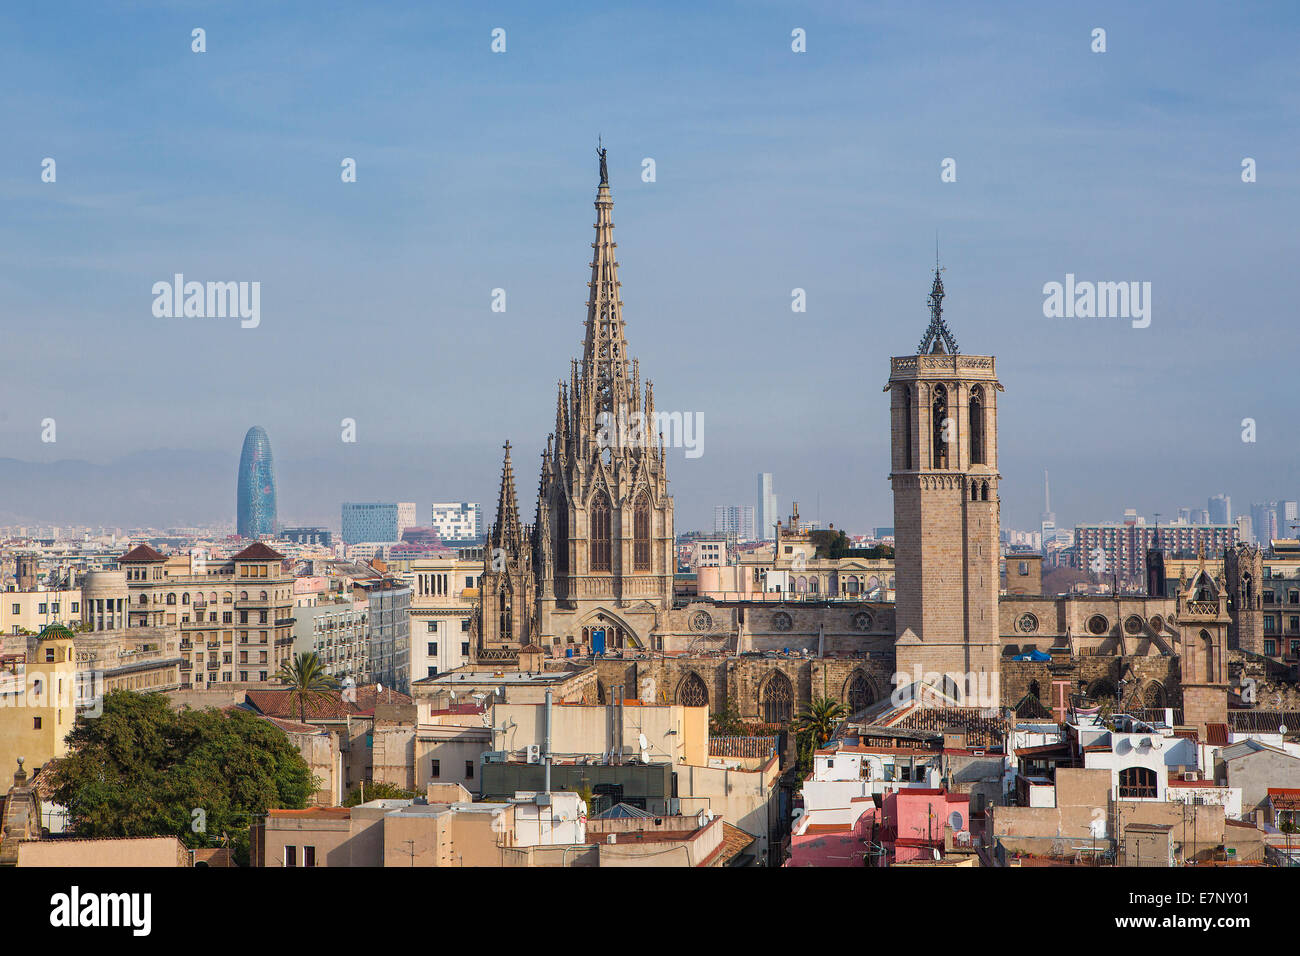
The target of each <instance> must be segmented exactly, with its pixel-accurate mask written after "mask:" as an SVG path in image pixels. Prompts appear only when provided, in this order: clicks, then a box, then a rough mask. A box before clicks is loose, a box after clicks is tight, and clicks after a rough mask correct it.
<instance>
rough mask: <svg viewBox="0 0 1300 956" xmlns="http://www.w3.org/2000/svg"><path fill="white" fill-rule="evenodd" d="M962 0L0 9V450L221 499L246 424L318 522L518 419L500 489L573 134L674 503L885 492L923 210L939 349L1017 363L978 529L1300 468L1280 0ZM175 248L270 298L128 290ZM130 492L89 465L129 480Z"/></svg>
mask: <svg viewBox="0 0 1300 956" xmlns="http://www.w3.org/2000/svg"><path fill="white" fill-rule="evenodd" d="M974 7H975V5H974V4H969V3H953V4H942V3H928V4H924V5H918V4H916V3H914V2H903V3H897V4H887V3H886V4H880V3H870V4H867V3H802V4H801V3H755V2H752V0H749V2H744V3H720V4H713V5H710V6H709V7H708V8H707V9H702V5H700V4H697V3H669V4H655V5H653V6H652V5H646V4H637V5H624V4H619V3H613V2H602V3H592V4H578V3H564V4H537V3H519V4H478V3H456V4H438V3H428V2H420V3H410V4H382V5H381V4H374V5H371V4H358V3H355V2H350V3H337V4H336V3H328V2H311V3H276V4H239V5H231V4H204V3H180V2H177V3H111V2H93V3H89V2H88V3H83V4H59V5H26V4H25V5H7V6H6V7H5V8H4V9H3V12H0V97H2V98H3V106H4V110H3V114H4V118H5V119H4V124H3V133H0V197H3V210H4V212H3V215H0V313H2V314H3V319H4V326H3V327H4V329H5V331H6V335H5V340H4V343H3V347H0V369H2V370H3V377H2V378H0V457H6V458H13V459H19V460H20V461H23V462H35V463H42V462H55V461H57V460H59V459H83V460H86V461H89V462H92V463H95V464H96V465H97V466H107V467H109V468H110V469H111V467H112V465H113V462H115V461H116V460H118V459H120V458H123V457H126V456H129V455H132V454H135V453H139V452H145V451H150V450H155V449H168V450H174V451H175V452H177V453H183V454H184V455H190V456H193V455H194V454H196V453H197V454H198V455H199V456H200V458H201V459H202V460H211V461H214V462H216V464H214V465H213V466H212V471H213V476H212V478H213V482H214V484H213V488H216V489H220V490H219V491H210V490H208V489H207V488H206V487H196V488H195V494H194V499H193V501H192V502H190V503H189V504H187V505H185V508H189V509H190V510H184V508H183V509H182V510H183V511H184V515H185V516H189V517H193V518H194V519H195V520H211V519H214V518H218V517H221V518H233V512H234V502H235V483H234V474H235V467H236V464H237V461H238V456H239V449H240V444H241V442H242V439H243V435H244V433H245V431H246V430H247V429H248V427H249V426H250V425H253V424H260V425H262V426H264V427H265V428H266V430H267V432H268V433H269V435H270V437H271V442H272V446H273V448H274V451H275V455H276V458H277V461H278V462H280V463H281V467H280V472H279V500H280V514H281V518H282V519H286V520H290V521H303V522H306V521H321V522H328V523H337V521H338V503H339V502H340V501H342V500H345V499H351V500H357V499H383V500H394V499H401V500H414V501H417V502H420V503H421V514H422V516H424V515H425V512H426V510H427V503H428V502H430V501H432V500H461V499H477V500H481V501H483V502H484V503H485V505H487V504H488V503H489V502H493V503H494V502H495V494H496V481H497V476H498V473H499V467H500V446H501V443H502V442H503V441H504V440H505V439H506V438H510V439H511V440H512V441H513V442H514V443H515V445H516V448H517V454H516V457H515V462H516V471H517V473H518V474H519V475H520V485H521V487H520V489H519V491H520V497H521V498H522V499H523V500H525V501H526V502H528V504H527V506H526V511H527V514H526V516H525V517H526V518H529V519H531V515H532V501H533V499H534V497H535V492H536V474H537V469H536V464H537V457H536V456H537V455H538V453H539V451H540V449H541V448H542V446H543V444H544V442H545V437H546V434H547V432H548V431H549V430H550V429H551V427H552V425H553V421H554V394H555V383H556V380H557V379H558V378H560V377H562V376H564V375H566V374H567V370H568V363H569V359H570V358H571V357H574V356H576V355H579V354H580V351H581V340H582V334H583V326H582V323H583V319H584V317H585V309H584V302H585V299H586V294H587V290H586V282H587V279H588V278H589V274H588V268H587V263H588V261H589V255H590V247H589V243H590V242H591V239H592V229H591V225H592V223H593V222H594V211H593V209H592V205H591V203H592V200H593V198H594V193H595V186H596V180H597V169H596V160H595V156H594V149H595V145H596V137H597V134H600V135H602V136H603V137H604V141H605V144H606V145H607V146H608V147H609V166H610V180H611V185H612V189H613V195H614V200H615V208H614V218H615V222H616V223H617V226H618V231H617V238H618V239H619V259H620V263H621V278H622V280H623V298H624V301H625V303H626V305H625V318H626V320H627V335H628V339H629V343H630V346H631V349H632V352H633V354H634V355H636V356H637V357H639V358H640V360H641V369H642V374H643V377H646V378H650V379H653V381H654V383H655V394H656V399H657V403H658V405H659V407H660V409H662V410H681V411H685V412H700V413H702V414H703V416H704V421H705V433H704V441H705V444H704V455H703V456H702V457H700V458H697V459H692V460H686V459H684V458H683V457H682V453H681V452H680V451H677V452H675V453H674V455H673V459H672V461H671V462H670V468H669V475H670V478H671V480H672V484H671V489H672V491H673V493H674V494H675V496H676V502H677V515H678V529H679V530H686V529H689V528H692V527H699V526H709V525H711V521H712V508H713V505H714V504H717V503H723V502H740V503H745V504H752V503H753V502H754V496H755V473H756V472H758V471H772V472H774V473H775V475H776V488H777V492H778V496H779V502H780V507H781V511H782V512H783V513H785V512H786V511H788V507H789V503H790V500H791V499H792V498H797V499H799V500H800V502H801V506H800V510H801V513H802V514H804V515H805V516H807V517H817V516H818V514H820V517H821V518H822V520H823V521H834V522H835V523H836V525H837V526H847V527H849V528H850V529H852V530H858V529H865V528H868V527H870V526H872V525H878V524H890V523H892V504H891V500H890V495H889V486H888V482H887V478H886V476H887V473H888V464H887V440H888V433H887V424H888V422H887V419H888V401H887V396H885V395H883V394H882V392H881V387H882V386H883V384H884V382H885V381H886V379H887V378H888V370H889V357H890V356H891V355H900V354H908V353H911V352H913V351H914V350H915V349H916V346H917V343H918V341H919V340H920V338H921V335H922V333H923V332H924V330H925V326H926V323H927V320H928V316H927V312H926V298H925V297H926V294H927V292H928V291H929V285H930V270H931V268H932V264H933V261H934V242H935V234H936V232H937V233H938V234H939V236H940V244H941V254H942V259H943V262H944V264H945V266H946V268H947V271H946V273H945V276H944V279H945V283H946V285H947V292H948V298H947V302H946V315H947V317H948V319H949V322H950V325H951V327H952V329H953V332H954V333H955V335H956V337H957V340H958V343H959V345H960V347H961V350H962V351H964V352H968V353H974V354H994V355H996V356H997V357H998V371H999V375H1000V378H1001V381H1002V383H1003V384H1004V385H1005V387H1006V392H1005V393H1004V394H1003V395H1002V396H1001V397H1000V410H1001V420H1000V436H999V437H1000V455H1001V471H1002V474H1003V476H1004V480H1003V484H1002V496H1003V518H1004V524H1005V525H1008V526H1012V527H1027V526H1030V525H1031V524H1034V523H1036V522H1037V518H1038V512H1039V511H1040V510H1041V509H1042V470H1043V469H1044V468H1049V469H1051V472H1052V490H1053V505H1054V506H1055V510H1056V512H1057V514H1058V520H1059V521H1060V522H1061V523H1062V524H1068V523H1072V522H1074V521H1077V520H1103V519H1113V518H1116V517H1118V516H1119V514H1120V513H1121V512H1122V510H1123V508H1124V507H1136V508H1138V509H1139V511H1141V512H1143V513H1146V514H1148V515H1149V514H1150V513H1151V512H1152V511H1160V512H1162V514H1171V513H1172V512H1173V511H1175V510H1176V508H1177V507H1178V506H1179V505H1195V506H1198V507H1204V505H1205V498H1206V496H1208V495H1210V494H1214V493H1216V492H1220V491H1226V492H1228V493H1230V494H1231V495H1232V496H1233V499H1234V505H1238V506H1241V505H1245V504H1246V503H1247V502H1248V501H1249V499H1251V498H1262V497H1283V496H1285V497H1295V496H1297V494H1298V493H1300V487H1297V485H1298V484H1300V483H1298V482H1297V481H1296V480H1295V477H1294V474H1295V471H1296V465H1297V459H1298V457H1300V449H1298V447H1297V441H1296V437H1297V436H1296V428H1295V424H1294V423H1295V421H1296V415H1295V395H1296V389H1295V387H1294V382H1295V377H1296V372H1295V368H1296V363H1295V359H1296V358H1297V357H1298V356H1297V348H1296V346H1297V336H1296V331H1295V328H1296V322H1297V316H1296V307H1295V288H1294V287H1295V284H1296V277H1295V274H1296V266H1295V263H1296V261H1297V258H1298V253H1300V241H1298V240H1297V235H1296V222H1297V215H1298V214H1300V203H1298V202H1297V200H1298V198H1300V181H1298V180H1297V162H1296V160H1297V156H1298V155H1300V135H1298V133H1297V130H1298V129H1300V123H1298V122H1297V121H1298V119H1300V117H1298V116H1297V112H1298V110H1297V106H1298V105H1300V95H1298V90H1300V83H1298V82H1297V69H1298V67H1297V60H1296V51H1297V49H1300V44H1298V43H1297V40H1300V36H1298V34H1300V30H1297V21H1298V20H1300V16H1298V15H1297V9H1296V7H1295V5H1294V4H1291V3H1277V4H1203V3H1186V2H1179V3H1160V4H1142V5H1135V4H1130V3H1114V4H1089V5H1086V7H1085V6H1084V5H1068V6H1067V5H1063V4H1060V5H1058V4H1052V5H1047V4H1042V3H1037V2H1031V3H1024V4H1017V3H1001V2H1000V3H996V4H989V5H988V8H989V9H988V10H987V11H985V12H977V11H976V10H975V9H974ZM1049 7H1050V9H1049ZM195 27H202V28H203V29H204V30H206V44H207V52H205V53H202V54H198V53H194V52H192V51H191V42H192V41H191V30H192V29H194V28H195ZM496 27H501V28H503V29H505V31H506V43H507V46H506V52H505V53H502V54H494V53H493V52H492V51H491V49H490V44H491V40H492V38H491V32H492V30H493V29H494V28H496ZM1096 27H1101V28H1104V29H1105V30H1106V47H1107V49H1106V52H1105V53H1093V52H1092V51H1091V45H1092V43H1093V40H1092V31H1093V29H1094V28H1096ZM795 28H802V29H803V30H805V31H806V36H807V52H806V53H802V54H798V53H794V52H792V50H791V42H792V40H791V31H792V30H793V29H795ZM46 157H50V158H53V159H54V160H55V161H56V164H57V166H56V170H57V180H56V181H55V182H54V183H45V182H42V181H41V171H42V165H41V164H42V160H43V159H45V158H46ZM345 157H351V158H354V159H355V160H356V163H357V179H358V181H357V182H356V183H348V184H345V183H343V182H341V178H340V163H341V161H342V160H343V159H344V158H345ZM646 157H651V158H653V159H654V160H655V163H656V173H657V181H656V182H654V183H645V182H642V180H641V175H640V173H641V168H642V160H643V159H644V158H646ZM1246 157H1250V158H1253V159H1254V160H1255V161H1256V163H1257V176H1258V181H1257V182H1254V183H1249V184H1248V183H1243V182H1242V175H1241V173H1242V161H1243V159H1244V158H1246ZM945 158H952V159H954V160H955V162H956V174H957V179H956V182H948V183H945V182H941V179H940V172H941V163H942V162H943V160H944V159H945ZM178 272H179V273H184V275H185V276H186V278H187V279H190V280H199V281H207V280H222V281H224V280H234V281H257V282H260V283H261V324H260V326H259V327H257V328H251V329H245V328H241V327H240V325H239V321H238V320H237V319H216V318H203V319H200V318H188V319H186V318H157V317H155V316H154V315H153V312H152V304H153V295H152V292H151V288H152V286H153V284H154V283H155V282H159V281H170V280H171V277H172V276H173V274H174V273H178ZM1067 273H1073V274H1074V275H1076V277H1077V278H1078V279H1079V280H1093V281H1137V282H1150V283H1151V288H1152V311H1151V324H1150V327H1149V328H1144V329H1135V328H1133V327H1132V325H1131V323H1130V322H1129V321H1128V320H1126V319H1118V318H1107V319H1048V318H1045V317H1044V315H1043V299H1044V296H1043V285H1044V283H1047V282H1052V281H1064V279H1065V276H1066V274H1067ZM498 287H499V288H504V289H505V290H506V292H507V311H506V312H505V313H493V312H492V311H491V309H490V305H491V291H492V289H494V288H498ZM796 287H799V288H803V289H805V290H806V294H807V311H806V312H805V313H802V314H797V313H793V312H792V311H791V290H792V289H793V288H796ZM344 417H351V418H354V419H356V421H357V430H358V439H359V440H358V442H357V443H356V444H345V443H343V442H342V441H340V431H341V429H340V421H341V419H343V418H344ZM1247 417H1250V418H1254V419H1255V420H1256V422H1257V438H1258V440H1257V441H1256V442H1255V443H1243V442H1242V440H1241V432H1242V427H1241V421H1242V419H1243V418H1247ZM45 418H53V419H54V420H55V422H56V423H57V441H56V442H55V443H53V444H50V443H42V441H41V433H42V428H41V421H42V420H43V419H45ZM204 456H206V457H204ZM159 460H160V461H161V462H164V463H165V462H166V461H167V460H168V456H166V455H164V456H159ZM187 460H189V459H187ZM227 462H228V463H227ZM223 469H224V470H223ZM156 471H158V472H159V473H158V474H157V475H156V479H155V480H157V481H158V482H159V483H160V484H166V483H167V481H168V479H169V476H168V475H167V474H166V473H165V471H166V466H165V464H164V465H163V466H162V467H160V468H159V469H156ZM14 473H15V474H18V473H21V474H23V475H28V476H30V475H33V474H37V475H39V473H40V470H39V469H36V470H35V471H33V470H31V469H26V468H23V469H19V470H18V471H16V472H14ZM174 490H175V489H173V491H174ZM0 493H2V494H3V497H4V509H5V510H6V511H7V512H9V513H13V514H19V515H28V516H30V517H34V518H41V519H45V520H60V519H61V515H60V514H50V513H47V510H48V507H49V506H48V505H44V504H43V505H42V506H41V508H40V512H41V513H40V514H33V513H32V511H33V509H25V508H24V501H26V500H28V499H27V498H26V496H27V495H28V494H31V495H33V496H36V495H38V493H39V489H38V488H37V487H35V484H31V485H27V486H25V485H24V484H23V483H22V482H16V483H15V482H10V483H9V484H7V485H6V486H5V487H2V488H0ZM119 495H120V490H119V489H118V488H116V487H115V486H114V485H113V483H112V482H94V481H86V482H85V487H84V490H82V491H81V493H80V495H79V496H78V501H77V505H78V508H79V509H81V510H82V511H84V510H86V509H89V510H91V511H94V512H96V513H98V512H99V511H102V512H103V513H104V515H105V520H107V521H110V522H112V521H114V520H126V519H123V518H121V517H119V516H120V515H122V514H123V512H122V511H121V509H120V508H119V505H120V501H119V497H118V496H119ZM146 497H147V496H146ZM32 500H35V499H34V498H33V499H32ZM137 504H138V503H137ZM145 504H147V502H145ZM79 513H80V511H79ZM136 513H137V512H133V513H132V514H136ZM62 520H69V519H68V518H62ZM137 520H138V519H137ZM174 520H178V517H177V516H174V515H173V514H172V512H171V511H168V512H167V513H165V514H159V516H158V522H159V523H166V522H169V521H174Z"/></svg>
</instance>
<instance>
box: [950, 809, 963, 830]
mask: <svg viewBox="0 0 1300 956" xmlns="http://www.w3.org/2000/svg"><path fill="white" fill-rule="evenodd" d="M948 825H949V826H950V827H952V829H953V832H954V833H960V832H961V828H962V819H961V814H960V813H958V812H957V811H956V810H954V811H953V812H952V813H950V814H948Z"/></svg>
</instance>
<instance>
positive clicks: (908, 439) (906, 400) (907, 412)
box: [903, 385, 912, 471]
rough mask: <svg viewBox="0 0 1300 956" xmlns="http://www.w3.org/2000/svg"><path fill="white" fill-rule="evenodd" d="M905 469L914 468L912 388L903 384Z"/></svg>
mask: <svg viewBox="0 0 1300 956" xmlns="http://www.w3.org/2000/svg"><path fill="white" fill-rule="evenodd" d="M903 470H904V471H911V470H912V390H911V389H910V388H908V387H907V386H906V385H904V386H903Z"/></svg>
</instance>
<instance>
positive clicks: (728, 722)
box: [709, 697, 749, 737]
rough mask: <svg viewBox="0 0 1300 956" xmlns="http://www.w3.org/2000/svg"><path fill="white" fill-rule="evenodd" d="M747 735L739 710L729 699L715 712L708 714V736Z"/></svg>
mask: <svg viewBox="0 0 1300 956" xmlns="http://www.w3.org/2000/svg"><path fill="white" fill-rule="evenodd" d="M748 733H749V731H748V729H747V728H746V727H745V723H744V720H743V719H742V718H741V716H740V708H739V707H737V706H736V701H735V700H734V699H732V698H730V697H728V698H727V699H726V700H725V701H724V702H723V704H722V707H721V708H720V709H719V710H718V711H717V712H715V713H712V714H709V735H710V736H712V737H744V736H746V735H747V734H748Z"/></svg>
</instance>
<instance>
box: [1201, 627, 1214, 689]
mask: <svg viewBox="0 0 1300 956" xmlns="http://www.w3.org/2000/svg"><path fill="white" fill-rule="evenodd" d="M1201 650H1202V652H1204V654H1205V682H1206V683H1207V684H1213V683H1214V638H1212V637H1210V632H1209V631H1206V630H1202V631H1201Z"/></svg>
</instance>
